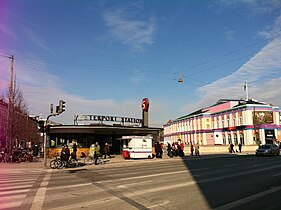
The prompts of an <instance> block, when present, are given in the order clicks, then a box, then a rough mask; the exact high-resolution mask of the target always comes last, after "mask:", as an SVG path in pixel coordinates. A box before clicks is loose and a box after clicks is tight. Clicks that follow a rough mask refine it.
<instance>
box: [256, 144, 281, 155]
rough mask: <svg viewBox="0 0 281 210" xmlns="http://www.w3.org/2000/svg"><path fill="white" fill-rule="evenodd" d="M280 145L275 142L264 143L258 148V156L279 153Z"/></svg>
mask: <svg viewBox="0 0 281 210" xmlns="http://www.w3.org/2000/svg"><path fill="white" fill-rule="evenodd" d="M279 154H280V150H279V147H278V146H277V145H275V144H263V145H260V146H259V148H258V149H257V150H256V156H271V155H279Z"/></svg>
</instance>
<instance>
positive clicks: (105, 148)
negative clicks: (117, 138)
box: [103, 143, 111, 159]
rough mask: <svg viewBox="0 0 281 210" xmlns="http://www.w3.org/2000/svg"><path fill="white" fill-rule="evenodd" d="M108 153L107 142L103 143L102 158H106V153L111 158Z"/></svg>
mask: <svg viewBox="0 0 281 210" xmlns="http://www.w3.org/2000/svg"><path fill="white" fill-rule="evenodd" d="M109 153H110V149H109V145H108V144H107V143H105V145H104V148H103V154H104V159H106V155H108V156H109V158H111V156H110V154H109Z"/></svg>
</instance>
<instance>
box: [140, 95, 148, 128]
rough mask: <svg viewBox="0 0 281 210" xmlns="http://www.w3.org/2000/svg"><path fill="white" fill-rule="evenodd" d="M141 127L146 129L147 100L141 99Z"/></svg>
mask: <svg viewBox="0 0 281 210" xmlns="http://www.w3.org/2000/svg"><path fill="white" fill-rule="evenodd" d="M141 106H142V127H148V108H149V101H148V98H144V99H142V105H141Z"/></svg>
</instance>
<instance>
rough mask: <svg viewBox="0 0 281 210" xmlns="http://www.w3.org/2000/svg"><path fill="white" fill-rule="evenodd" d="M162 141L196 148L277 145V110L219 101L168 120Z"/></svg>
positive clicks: (280, 132) (258, 104) (248, 102)
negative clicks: (180, 143) (192, 145)
mask: <svg viewBox="0 0 281 210" xmlns="http://www.w3.org/2000/svg"><path fill="white" fill-rule="evenodd" d="M163 127H164V141H166V142H177V141H178V139H181V140H182V141H183V142H185V144H190V143H193V144H195V143H198V144H200V145H229V144H230V143H233V144H234V145H237V144H239V143H241V144H242V145H259V144H264V143H280V142H281V126H280V108H279V107H277V106H273V105H270V104H267V103H264V102H258V101H255V100H231V99H221V100H219V101H218V102H217V103H216V104H214V105H211V106H209V107H207V108H203V109H200V110H197V111H195V112H193V113H190V114H188V115H186V116H182V117H179V118H177V119H175V120H170V121H169V122H168V123H167V124H165V125H164V126H163Z"/></svg>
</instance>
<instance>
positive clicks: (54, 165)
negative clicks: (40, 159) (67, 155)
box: [50, 153, 63, 169]
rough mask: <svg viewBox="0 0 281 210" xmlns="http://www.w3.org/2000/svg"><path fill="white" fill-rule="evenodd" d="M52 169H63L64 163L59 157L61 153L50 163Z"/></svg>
mask: <svg viewBox="0 0 281 210" xmlns="http://www.w3.org/2000/svg"><path fill="white" fill-rule="evenodd" d="M50 168H52V169H61V168H63V162H62V160H61V158H60V156H59V153H57V156H56V159H54V160H51V162H50Z"/></svg>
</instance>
